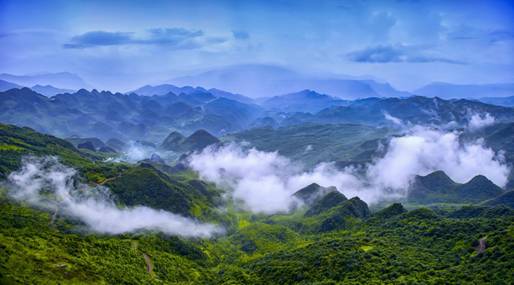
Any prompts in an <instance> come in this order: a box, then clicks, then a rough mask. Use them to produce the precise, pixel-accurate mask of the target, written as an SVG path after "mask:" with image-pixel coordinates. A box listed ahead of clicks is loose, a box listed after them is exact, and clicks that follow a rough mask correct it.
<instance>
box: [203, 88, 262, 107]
mask: <svg viewBox="0 0 514 285" xmlns="http://www.w3.org/2000/svg"><path fill="white" fill-rule="evenodd" d="M207 91H209V93H211V94H212V95H214V96H216V97H219V98H227V99H230V100H234V101H239V102H242V103H246V104H255V101H254V100H253V99H252V98H249V97H246V96H243V95H241V94H235V93H230V92H227V91H224V90H220V89H216V88H211V89H209V90H207Z"/></svg>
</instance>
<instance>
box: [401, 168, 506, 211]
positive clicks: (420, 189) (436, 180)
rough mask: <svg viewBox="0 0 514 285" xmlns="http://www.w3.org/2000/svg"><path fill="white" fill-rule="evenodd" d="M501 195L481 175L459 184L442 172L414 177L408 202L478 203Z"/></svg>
mask: <svg viewBox="0 0 514 285" xmlns="http://www.w3.org/2000/svg"><path fill="white" fill-rule="evenodd" d="M502 193H503V190H502V189H501V188H500V187H498V186H497V185H495V184H494V183H493V182H491V181H490V180H489V179H487V178H486V177H485V176H483V175H477V176H475V177H473V178H472V179H471V180H470V181H468V182H466V183H464V184H459V183H456V182H454V181H453V180H451V178H450V177H448V176H447V175H446V173H444V172H443V171H436V172H433V173H430V174H428V175H426V176H416V177H415V180H414V183H413V184H412V186H411V187H410V190H409V193H408V196H407V200H408V201H409V202H414V203H420V204H430V203H478V202H481V201H484V200H487V199H491V198H493V197H496V196H498V195H500V194H502Z"/></svg>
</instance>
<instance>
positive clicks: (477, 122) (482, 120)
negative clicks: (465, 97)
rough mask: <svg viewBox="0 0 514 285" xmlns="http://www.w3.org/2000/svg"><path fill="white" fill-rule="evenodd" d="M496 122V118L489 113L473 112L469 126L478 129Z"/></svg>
mask: <svg viewBox="0 0 514 285" xmlns="http://www.w3.org/2000/svg"><path fill="white" fill-rule="evenodd" d="M494 122H495V118H494V117H493V116H491V114H489V113H485V114H484V115H482V114H473V115H471V118H470V119H469V123H468V128H469V129H470V130H471V131H476V130H479V129H481V128H484V127H487V126H490V125H493V124H494Z"/></svg>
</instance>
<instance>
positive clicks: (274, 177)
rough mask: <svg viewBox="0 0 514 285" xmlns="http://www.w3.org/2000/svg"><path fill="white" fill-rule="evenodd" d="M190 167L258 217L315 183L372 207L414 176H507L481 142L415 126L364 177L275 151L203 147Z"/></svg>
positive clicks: (284, 206) (500, 179) (500, 181)
mask: <svg viewBox="0 0 514 285" xmlns="http://www.w3.org/2000/svg"><path fill="white" fill-rule="evenodd" d="M189 163H190V166H191V167H192V168H193V169H194V170H196V171H197V172H198V173H199V175H200V176H201V177H202V178H203V179H206V180H209V181H212V182H214V183H216V184H217V185H219V186H221V187H225V188H228V189H231V190H233V197H234V198H235V199H236V200H241V201H242V202H243V204H244V206H245V207H246V208H248V209H249V210H251V211H254V212H262V213H275V212H284V211H288V209H289V208H290V206H291V204H292V203H293V197H292V196H291V195H292V194H293V193H294V192H295V191H297V190H299V189H301V188H302V187H305V186H307V185H308V184H310V183H314V182H315V183H318V184H320V185H322V186H336V187H337V188H338V190H339V191H341V192H342V193H343V194H345V195H346V196H348V197H353V196H359V197H360V198H361V199H363V200H364V201H366V202H368V203H375V202H378V201H381V200H386V199H392V198H400V197H405V195H406V194H407V191H408V188H409V186H410V183H411V182H412V180H413V178H414V177H415V176H416V175H426V174H429V173H431V172H433V171H436V170H443V171H445V172H446V173H447V174H448V175H449V176H450V177H451V178H452V179H454V180H455V181H457V182H467V181H468V180H470V179H471V178H473V177H474V176H476V175H479V174H482V175H485V176H486V177H488V178H489V179H490V180H492V181H493V182H494V183H496V184H497V185H499V186H502V187H503V186H505V184H506V182H507V177H508V174H509V172H510V169H509V168H508V167H507V166H506V165H505V163H504V161H503V157H502V156H501V155H498V154H495V153H494V151H492V150H491V149H489V148H486V147H485V146H484V145H483V143H482V142H481V141H475V142H471V143H462V142H460V141H459V133H457V132H445V131H441V130H436V129H429V128H425V127H414V128H412V129H411V130H410V131H409V132H408V133H407V134H406V135H404V136H401V137H394V138H392V139H391V141H390V142H389V144H388V146H387V152H386V154H385V155H384V156H383V157H379V158H377V159H375V160H374V161H373V162H372V163H370V164H368V165H367V166H366V167H365V169H364V172H363V171H358V170H356V169H353V168H346V169H344V170H338V169H336V168H335V167H334V165H333V164H330V163H321V164H319V165H317V166H316V167H315V168H314V169H312V170H310V171H305V170H302V168H301V167H300V166H299V165H297V164H295V163H294V162H292V161H290V160H288V159H287V158H285V157H282V156H280V155H279V154H277V153H276V152H263V151H258V150H256V149H254V148H252V149H244V148H242V147H240V146H238V145H236V144H230V145H227V146H224V147H221V148H207V149H205V150H203V151H202V152H201V153H196V154H194V155H192V156H191V157H190V161H189Z"/></svg>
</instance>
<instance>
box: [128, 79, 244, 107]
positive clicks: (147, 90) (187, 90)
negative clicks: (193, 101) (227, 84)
mask: <svg viewBox="0 0 514 285" xmlns="http://www.w3.org/2000/svg"><path fill="white" fill-rule="evenodd" d="M128 93H136V94H137V95H142V96H153V95H165V94H168V93H173V94H176V95H180V94H186V95H190V94H193V93H209V94H211V95H213V96H214V97H217V98H227V99H231V100H234V101H239V102H242V103H246V104H252V103H254V102H253V99H251V98H248V97H246V96H243V95H241V94H234V93H230V92H227V91H224V90H220V89H216V88H211V89H209V90H206V89H205V88H202V87H191V86H183V87H178V86H175V85H172V84H160V85H154V86H152V85H145V86H143V87H141V88H138V89H136V90H133V91H130V92H128Z"/></svg>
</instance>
